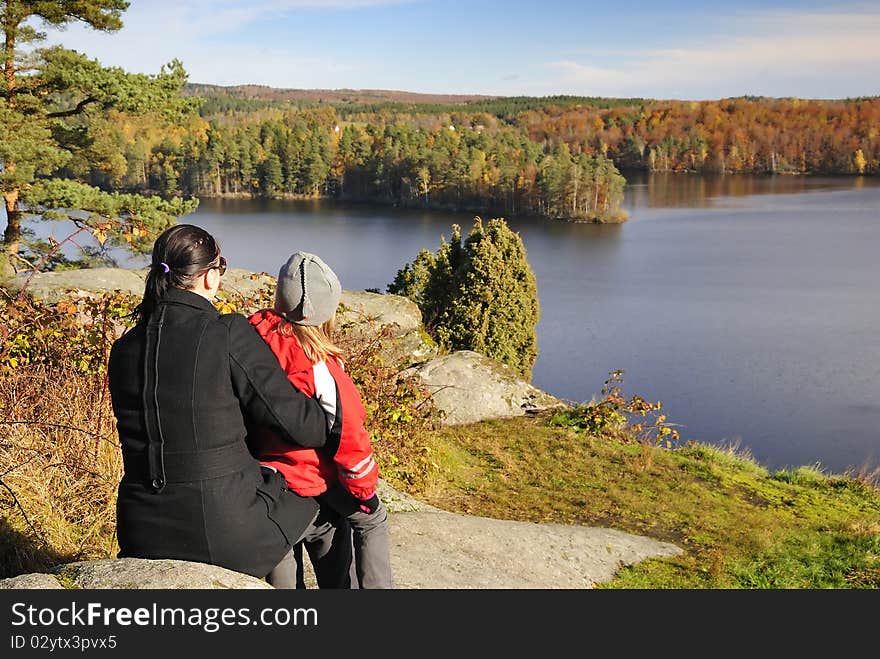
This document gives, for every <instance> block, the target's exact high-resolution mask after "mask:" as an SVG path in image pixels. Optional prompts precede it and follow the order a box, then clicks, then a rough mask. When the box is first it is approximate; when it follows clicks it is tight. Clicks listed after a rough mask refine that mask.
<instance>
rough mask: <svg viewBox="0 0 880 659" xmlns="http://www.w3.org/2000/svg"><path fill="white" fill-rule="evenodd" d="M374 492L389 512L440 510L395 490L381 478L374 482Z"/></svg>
mask: <svg viewBox="0 0 880 659" xmlns="http://www.w3.org/2000/svg"><path fill="white" fill-rule="evenodd" d="M376 494H378V495H379V498H380V499H381V500H382V503H383V504H384V505H385V508H387V509H388V512H389V513H421V512H440V509H439V508H435V507H434V506H432V505H430V504H427V503H424V502H422V501H419V500H418V499H415V498H413V497H411V496H410V495H408V494H406V493H405V492H401V491H400V490H395V489H394V488H393V487H391V486H390V485H389V484H388V483H387V482H386V481H384V480H383V479H381V478H380V479H379V482H378V483H377V484H376Z"/></svg>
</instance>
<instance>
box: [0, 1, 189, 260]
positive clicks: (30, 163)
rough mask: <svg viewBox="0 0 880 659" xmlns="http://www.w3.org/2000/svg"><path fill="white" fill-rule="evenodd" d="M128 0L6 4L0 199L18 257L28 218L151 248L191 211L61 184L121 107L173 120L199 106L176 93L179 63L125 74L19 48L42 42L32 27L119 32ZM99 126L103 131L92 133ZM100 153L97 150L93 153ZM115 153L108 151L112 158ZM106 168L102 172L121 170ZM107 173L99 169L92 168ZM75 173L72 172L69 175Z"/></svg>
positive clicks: (0, 27) (0, 8)
mask: <svg viewBox="0 0 880 659" xmlns="http://www.w3.org/2000/svg"><path fill="white" fill-rule="evenodd" d="M127 8H128V2H125V1H124V0H76V1H74V0H54V1H50V0H44V1H41V2H33V1H28V0H0V31H2V32H3V37H4V44H3V49H2V65H3V67H2V68H3V76H2V79H0V194H2V195H3V199H4V202H5V203H4V205H5V209H6V217H7V226H6V230H5V232H4V245H5V250H6V252H7V253H8V254H9V255H13V256H17V255H18V252H19V242H20V239H21V218H22V216H23V215H24V214H29V215H34V216H40V217H43V218H46V219H60V218H64V219H69V220H71V221H73V223H74V224H76V225H77V226H79V227H80V228H81V229H83V230H89V231H91V232H92V233H93V234H94V235H95V237H96V238H97V239H98V240H99V242H102V243H103V241H104V240H106V239H107V238H108V237H111V236H116V237H117V238H118V239H120V240H121V239H122V238H125V240H127V241H128V243H129V244H130V245H132V246H133V247H136V248H142V249H146V248H148V247H149V245H150V244H151V243H152V239H151V235H152V237H155V236H154V235H153V234H155V233H157V232H159V231H161V230H163V229H164V228H166V227H167V226H169V225H170V224H172V223H173V222H174V221H175V219H176V218H177V217H178V216H180V215H183V214H185V213H188V212H191V211H193V210H195V207H196V203H197V202H195V201H183V200H181V199H179V198H176V197H175V198H170V199H163V198H161V197H158V196H157V197H144V196H141V195H136V194H118V193H108V192H104V191H102V190H99V189H98V188H94V187H92V186H90V185H87V184H86V183H84V182H83V181H82V180H76V179H72V178H63V177H62V176H61V175H60V174H61V173H62V171H63V170H62V167H64V166H65V165H66V164H68V163H70V162H71V160H72V159H73V154H74V152H76V151H77V150H80V151H81V150H82V149H83V147H84V146H85V147H86V148H89V147H90V146H91V145H92V144H94V140H95V139H97V138H98V132H97V131H98V130H100V128H99V127H100V124H101V121H100V120H101V119H103V118H106V116H107V115H108V113H111V112H113V111H120V112H126V113H132V114H145V113H155V115H156V116H162V117H164V119H165V120H166V121H168V122H172V121H179V120H180V118H181V117H182V116H183V115H185V114H187V113H189V112H191V111H192V110H193V109H194V107H195V106H194V103H193V102H191V101H186V100H184V99H182V98H181V97H180V95H179V91H180V89H181V87H182V86H183V84H184V83H185V82H186V72H185V71H184V70H183V66H182V65H181V64H180V62H178V61H176V60H175V61H173V62H171V64H170V65H169V68H168V69H167V70H166V69H165V68H164V67H163V69H162V71H161V72H160V73H159V74H158V75H156V76H148V75H142V74H128V73H125V72H124V71H122V70H120V69H118V68H105V67H102V66H101V65H100V64H99V63H98V62H97V61H94V60H90V59H88V58H87V57H85V56H84V55H81V54H80V53H77V52H75V51H72V50H66V49H64V48H60V47H50V48H37V49H34V50H32V51H30V52H28V53H26V54H23V53H22V52H21V48H22V47H23V46H27V45H29V44H36V43H39V42H40V41H42V40H43V39H44V38H45V34H43V33H41V32H39V31H38V30H36V29H35V28H34V27H32V24H33V23H34V22H39V23H42V24H43V25H46V26H52V27H58V28H63V27H65V26H67V25H69V24H71V23H77V22H79V23H83V24H85V25H87V26H89V27H91V28H93V29H95V30H99V31H103V32H115V31H117V30H119V29H120V28H121V27H122V22H121V20H120V15H121V13H122V12H123V11H125V9H127ZM96 127H98V128H97V129H96ZM94 152H95V153H99V151H98V150H95V151H94ZM111 155H112V154H111ZM110 165H111V164H110V163H107V167H105V169H109V170H114V169H115V168H114V167H112V166H110ZM96 168H97V169H101V168H102V167H101V163H96ZM71 173H72V174H75V173H76V172H75V168H73V169H72V170H71V172H70V173H68V175H70V174H71Z"/></svg>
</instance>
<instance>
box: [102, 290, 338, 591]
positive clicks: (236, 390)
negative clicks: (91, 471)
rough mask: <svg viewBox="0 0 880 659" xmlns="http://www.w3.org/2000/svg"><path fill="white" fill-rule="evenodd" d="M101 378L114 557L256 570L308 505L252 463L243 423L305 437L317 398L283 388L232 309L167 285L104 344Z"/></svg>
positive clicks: (280, 546)
mask: <svg viewBox="0 0 880 659" xmlns="http://www.w3.org/2000/svg"><path fill="white" fill-rule="evenodd" d="M109 379H110V395H111V397H112V401H113V412H114V414H115V415H116V422H117V428H118V429H119V438H120V440H121V442H122V455H123V459H124V463H125V475H124V477H123V479H122V481H121V483H120V484H119V499H118V502H117V510H116V512H117V535H118V538H119V547H120V550H121V551H120V553H119V555H120V556H133V557H139V558H175V559H181V560H189V561H198V562H202V563H211V564H214V565H220V566H223V567H226V568H230V569H232V570H236V571H238V572H244V573H247V574H251V575H254V576H258V577H263V576H265V575H266V574H268V573H269V571H270V570H271V569H272V568H273V567H275V565H276V564H277V563H278V562H279V561H280V560H281V558H282V557H283V556H284V554H285V553H286V552H287V550H288V549H289V547H290V545H292V544H294V543H295V542H296V541H297V540H298V539H299V537H300V535H301V534H302V533H303V531H304V530H305V529H306V527H307V526H308V524H309V523H310V522H311V520H312V518H313V517H314V515H315V513H316V512H317V510H318V505H317V504H316V503H315V501H314V500H313V499H311V498H308V497H300V496H298V495H297V494H295V493H293V492H291V491H288V490H287V489H286V486H285V482H284V478H283V477H281V475H280V474H276V473H272V472H270V471H268V470H265V469H261V468H260V465H259V463H258V462H257V461H256V460H255V459H254V458H253V457H252V456H251V454H250V453H249V452H248V449H247V446H246V443H245V441H246V434H247V432H246V429H245V428H246V421H247V422H248V423H251V422H252V423H256V424H261V425H265V426H267V427H269V428H272V429H273V430H274V431H275V432H277V433H278V434H279V436H281V437H282V438H284V439H285V440H286V441H289V442H291V443H292V444H297V445H300V446H310V447H317V446H321V445H323V444H324V442H325V435H326V433H327V425H326V423H327V422H326V417H325V415H324V412H323V410H322V409H321V407H320V405H319V404H318V403H317V402H316V401H315V400H313V399H311V398H308V397H307V396H305V395H304V394H302V393H300V392H298V391H297V390H296V389H294V388H293V386H292V385H291V384H290V383H289V382H288V380H287V378H286V376H285V375H284V372H283V371H282V370H281V367H280V366H279V365H278V361H277V360H276V358H275V356H274V355H273V354H272V351H271V350H270V349H269V347H268V346H267V345H266V344H265V343H264V342H263V340H262V339H261V338H260V336H259V335H258V334H257V333H256V331H255V330H254V329H253V327H251V326H250V325H249V324H248V322H247V320H246V319H245V318H244V316H241V315H239V314H228V315H222V316H221V315H220V314H219V313H218V312H217V311H216V310H215V309H214V306H213V305H212V304H211V303H210V302H209V301H208V300H206V299H205V298H203V297H201V296H200V295H197V294H195V293H192V292H189V291H184V290H181V289H176V288H175V289H171V290H170V291H169V292H168V293H167V295H166V296H165V297H164V298H163V300H162V303H161V304H160V305H159V306H158V307H157V309H156V310H155V311H154V312H153V314H152V315H151V316H150V318H149V321H148V322H140V323H138V324H137V325H136V326H135V327H134V328H132V329H131V330H130V331H129V332H128V333H127V334H126V335H125V336H123V337H122V338H120V339H119V340H118V341H116V343H115V344H114V345H113V348H112V350H111V352H110V365H109Z"/></svg>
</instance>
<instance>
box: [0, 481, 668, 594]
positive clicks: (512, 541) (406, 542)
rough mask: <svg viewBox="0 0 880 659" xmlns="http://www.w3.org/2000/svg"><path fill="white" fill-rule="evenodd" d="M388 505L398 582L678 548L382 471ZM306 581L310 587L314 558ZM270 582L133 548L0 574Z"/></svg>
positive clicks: (456, 581)
mask: <svg viewBox="0 0 880 659" xmlns="http://www.w3.org/2000/svg"><path fill="white" fill-rule="evenodd" d="M379 495H380V497H381V498H382V500H383V501H384V502H385V505H386V507H387V508H388V510H389V513H390V514H389V526H390V530H391V566H392V569H393V572H394V582H395V587H396V588H409V589H413V588H432V589H440V588H443V589H449V588H454V589H470V588H503V589H513V588H516V589H520V588H547V589H550V588H591V587H593V586H594V585H596V584H598V583H604V582H607V581H610V580H611V579H613V578H614V574H615V573H616V572H617V570H619V569H620V568H621V567H622V566H624V565H631V564H633V563H637V562H639V561H642V560H644V559H647V558H662V557H669V556H676V555H678V554H680V553H681V549H679V548H678V547H676V546H675V545H672V544H669V543H668V542H659V541H657V540H652V539H651V538H645V537H642V536H637V535H632V534H630V533H624V532H623V531H616V530H614V529H604V528H591V527H584V526H566V525H563V524H534V523H531V522H514V521H509V520H500V519H488V518H485V517H475V516H472V515H458V514H455V513H450V512H446V511H443V510H440V509H438V508H435V507H433V506H430V505H428V504H425V503H423V502H421V501H418V500H417V499H414V498H413V497H411V496H409V495H407V494H404V493H402V492H399V491H397V490H395V489H394V488H392V487H391V486H389V485H388V484H387V483H385V482H384V481H380V485H379ZM305 568H306V569H305V581H306V586H307V587H309V588H315V587H317V586H316V582H315V577H314V573H313V571H312V570H311V566H310V564H309V563H308V561H306V565H305ZM8 588H18V589H47V588H85V589H91V588H129V589H135V588H163V589H169V588H238V589H245V588H271V586H269V585H268V584H267V583H266V582H265V581H263V580H261V579H255V578H253V577H249V576H247V575H244V574H239V573H237V572H231V571H229V570H225V569H223V568H219V567H216V566H213V565H205V564H202V563H190V562H187V561H173V560H144V559H136V558H123V559H116V560H114V559H108V560H102V561H84V562H80V563H69V564H67V565H61V566H59V567H58V568H56V569H55V572H54V574H28V575H22V576H19V577H13V578H12V579H4V580H0V589H8Z"/></svg>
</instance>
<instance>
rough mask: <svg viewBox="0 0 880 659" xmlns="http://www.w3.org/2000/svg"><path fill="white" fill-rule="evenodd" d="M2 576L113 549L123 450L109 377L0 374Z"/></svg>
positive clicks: (110, 552) (26, 371) (28, 372)
mask: <svg viewBox="0 0 880 659" xmlns="http://www.w3.org/2000/svg"><path fill="white" fill-rule="evenodd" d="M0 409H2V410H3V412H2V415H0V578H3V577H9V576H15V575H17V574H24V573H28V572H42V571H47V570H49V569H50V568H52V567H53V566H55V565H58V564H60V563H67V562H71V561H76V560H88V559H91V558H107V557H109V556H115V555H116V552H117V551H118V545H117V544H116V539H115V525H116V510H115V504H116V487H117V485H118V483H119V479H120V478H121V476H122V456H121V453H120V451H119V448H118V441H117V438H116V434H115V420H114V418H113V412H112V410H111V408H110V400H109V395H108V394H107V393H106V391H105V390H104V389H103V377H101V376H98V375H86V374H82V373H77V372H75V371H59V370H57V369H56V370H53V371H52V372H46V371H45V370H44V369H41V368H40V367H32V368H28V369H19V370H16V371H10V372H6V373H4V374H3V375H2V377H0Z"/></svg>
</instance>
